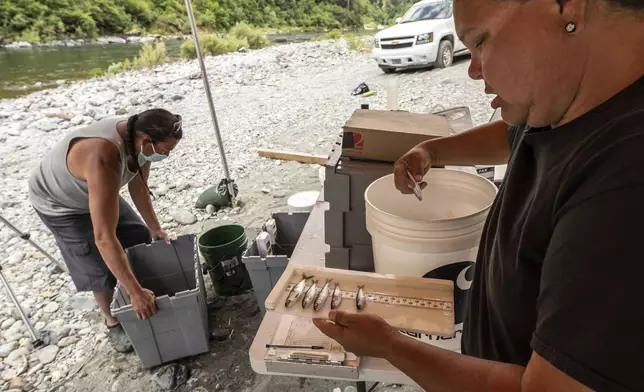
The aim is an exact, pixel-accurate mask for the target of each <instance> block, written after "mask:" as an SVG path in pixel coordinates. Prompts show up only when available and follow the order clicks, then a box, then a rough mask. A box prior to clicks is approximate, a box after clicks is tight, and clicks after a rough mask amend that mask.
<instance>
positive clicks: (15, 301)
mask: <svg viewBox="0 0 644 392" xmlns="http://www.w3.org/2000/svg"><path fill="white" fill-rule="evenodd" d="M0 279H1V280H2V283H3V284H4V287H6V288H7V291H8V292H9V297H11V301H12V302H13V304H14V305H16V309H17V310H18V313H20V318H22V321H23V322H24V323H25V325H26V326H27V329H28V330H29V335H31V344H33V346H34V347H40V346H42V344H43V342H42V341H41V340H40V338H39V337H38V334H37V333H36V331H35V330H34V327H32V326H31V323H30V322H29V317H27V315H26V314H25V311H24V310H23V309H22V306H20V302H18V298H16V295H15V294H14V293H13V290H11V286H9V282H8V281H7V278H6V277H5V276H4V273H3V272H2V266H1V265H0Z"/></svg>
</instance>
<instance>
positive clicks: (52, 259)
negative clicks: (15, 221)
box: [0, 215, 68, 272]
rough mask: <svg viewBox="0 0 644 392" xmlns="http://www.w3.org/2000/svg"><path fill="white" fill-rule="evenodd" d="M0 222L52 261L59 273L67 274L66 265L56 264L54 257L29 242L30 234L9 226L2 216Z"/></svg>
mask: <svg viewBox="0 0 644 392" xmlns="http://www.w3.org/2000/svg"><path fill="white" fill-rule="evenodd" d="M0 222H2V223H4V224H5V225H7V226H8V227H9V228H10V229H11V230H13V231H15V232H16V233H17V234H18V235H19V236H20V238H22V239H23V240H25V241H27V242H29V243H30V244H31V245H33V247H34V248H36V249H38V250H39V251H40V253H42V254H43V255H45V256H46V257H47V258H48V259H49V260H51V261H52V262H53V263H54V264H55V265H56V266H57V268H58V269H59V270H60V271H61V272H62V271H65V272H68V271H67V266H66V265H64V264H62V263H59V262H58V260H56V259H54V257H53V256H52V255H50V254H49V253H47V251H46V250H44V249H43V248H41V247H40V245H38V244H37V243H35V242H34V241H32V240H31V234H29V233H23V232H22V231H20V230H19V229H18V228H17V227H16V226H14V225H12V224H11V222H9V221H8V220H6V219H5V218H4V217H3V216H2V215H0Z"/></svg>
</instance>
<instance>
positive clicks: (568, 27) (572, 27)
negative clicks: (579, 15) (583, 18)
mask: <svg viewBox="0 0 644 392" xmlns="http://www.w3.org/2000/svg"><path fill="white" fill-rule="evenodd" d="M575 31H577V25H576V24H575V23H574V22H568V23H566V32H567V33H568V34H572V33H574V32H575Z"/></svg>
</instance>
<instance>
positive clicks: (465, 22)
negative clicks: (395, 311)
mask: <svg viewBox="0 0 644 392" xmlns="http://www.w3.org/2000/svg"><path fill="white" fill-rule="evenodd" d="M454 15H455V21H456V26H457V30H458V32H459V36H460V37H461V39H462V40H463V42H464V43H465V44H466V46H467V47H468V48H469V49H470V51H471V52H472V61H471V65H470V69H469V73H470V76H471V77H472V78H474V79H480V80H483V81H484V82H485V88H486V92H488V93H489V94H495V95H496V97H495V98H494V99H493V101H492V106H493V107H494V108H500V109H501V111H502V118H503V121H502V122H494V123H490V124H486V125H483V126H480V127H477V128H474V129H472V130H470V131H468V132H466V133H463V134H459V135H457V136H452V137H447V138H442V139H435V140H432V141H428V142H425V143H422V144H420V145H418V146H416V147H415V148H414V149H412V150H411V151H410V152H409V153H408V154H406V155H405V156H404V157H403V158H401V159H400V161H399V162H397V163H396V165H395V180H396V186H397V188H398V189H399V190H400V191H401V192H403V193H411V191H410V189H409V185H410V181H409V180H408V179H407V177H406V175H405V170H406V168H409V170H410V171H411V172H412V174H413V175H414V176H415V177H416V179H417V180H418V181H422V178H423V175H424V174H425V173H426V172H427V170H429V168H430V167H431V166H432V165H458V164H468V165H473V164H476V165H489V164H503V163H507V164H508V169H507V173H506V177H505V179H504V182H503V184H502V185H501V186H500V188H499V193H498V195H497V197H496V199H495V201H494V203H493V204H492V207H491V209H490V211H489V214H488V218H487V221H486V225H485V227H484V230H483V234H482V237H481V242H480V246H479V254H478V257H477V261H476V267H475V273H474V281H473V283H472V288H471V291H470V303H469V307H468V311H467V315H466V318H465V322H464V330H463V338H462V352H463V354H465V355H462V354H458V353H454V352H450V351H446V350H442V349H440V348H437V347H435V346H431V345H429V344H425V343H423V342H420V341H417V340H414V339H411V338H409V337H406V336H404V335H403V334H401V333H399V332H397V331H395V330H394V329H393V328H392V327H391V326H389V325H388V324H387V323H386V322H384V320H383V319H381V318H379V317H376V316H372V315H362V314H357V315H356V314H347V313H343V312H335V311H332V312H331V313H330V315H329V318H330V319H331V320H333V321H335V322H334V323H333V322H325V321H323V320H315V323H316V325H317V326H318V328H319V329H320V330H321V331H322V332H324V333H325V334H327V335H328V336H330V337H332V338H334V339H335V340H337V341H338V342H339V343H340V344H342V346H343V347H344V348H345V349H346V350H348V351H351V352H354V353H356V354H357V355H365V356H374V357H382V358H385V359H387V360H388V361H389V362H391V363H392V364H393V365H394V366H396V367H397V368H398V369H400V370H401V371H402V372H404V373H405V374H407V375H408V376H409V377H411V378H412V379H413V380H415V381H416V382H417V383H418V384H419V385H420V386H421V387H423V388H424V389H426V390H428V391H479V392H480V391H568V392H571V391H573V392H574V391H587V390H597V391H616V392H620V391H644V374H642V371H644V311H643V310H642V303H644V291H643V290H642V289H641V288H640V287H641V279H642V278H643V277H644V258H643V256H642V255H643V254H644V252H643V251H642V244H644V1H641V0H525V1H516V2H515V1H510V0H509V1H503V0H455V3H454ZM412 197H413V196H412Z"/></svg>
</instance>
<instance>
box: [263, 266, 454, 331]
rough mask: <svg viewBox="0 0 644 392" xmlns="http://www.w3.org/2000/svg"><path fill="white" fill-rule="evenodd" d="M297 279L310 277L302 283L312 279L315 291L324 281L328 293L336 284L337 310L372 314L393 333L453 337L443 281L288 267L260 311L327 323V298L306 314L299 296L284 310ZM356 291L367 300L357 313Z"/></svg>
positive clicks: (449, 295) (449, 293) (449, 292)
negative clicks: (338, 293)
mask: <svg viewBox="0 0 644 392" xmlns="http://www.w3.org/2000/svg"><path fill="white" fill-rule="evenodd" d="M303 275H306V276H313V278H312V279H309V280H307V284H306V288H307V289H308V287H310V286H311V284H312V282H313V280H317V281H318V287H319V289H320V290H321V289H322V286H324V283H325V282H326V280H327V279H331V283H330V285H329V289H330V291H331V292H332V291H333V288H334V287H335V284H336V283H338V284H339V285H340V289H341V290H342V303H341V305H340V307H339V309H338V310H342V311H344V312H348V313H370V314H375V315H378V316H380V317H382V318H384V319H385V320H386V321H387V322H388V323H389V324H390V325H391V326H393V327H394V328H397V329H400V330H403V331H409V332H417V333H426V334H431V335H437V336H443V337H451V336H454V283H453V282H452V281H448V280H439V279H427V278H417V277H408V276H393V275H382V274H375V273H369V272H359V271H349V270H341V269H333V268H323V267H310V266H304V265H298V264H289V265H288V266H287V267H286V270H285V271H284V273H283V274H282V276H281V278H280V280H279V281H278V282H277V284H276V285H275V287H274V288H273V290H272V291H271V293H270V294H269V295H268V297H267V298H266V301H265V306H266V310H268V311H273V312H277V313H283V314H291V315H294V316H301V317H311V318H322V319H328V315H329V311H330V310H331V295H329V298H328V299H327V301H326V303H325V304H324V306H323V307H322V308H321V309H320V310H318V311H317V312H316V311H314V309H313V306H312V305H311V306H309V307H308V308H306V309H304V308H302V298H303V297H304V295H305V294H302V296H300V297H299V298H298V300H297V301H295V304H293V305H291V306H289V307H288V308H287V307H286V306H285V302H286V298H287V297H288V296H289V292H290V291H291V288H292V287H293V286H294V285H296V284H297V283H298V282H300V281H301V280H302V276H303ZM358 286H364V288H363V290H364V292H365V294H366V297H367V301H366V305H365V306H364V308H363V309H362V310H358V308H357V306H356V295H357V293H358ZM305 291H306V289H305Z"/></svg>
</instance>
